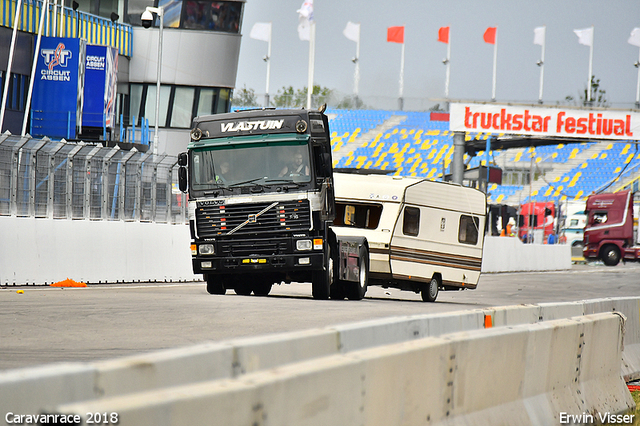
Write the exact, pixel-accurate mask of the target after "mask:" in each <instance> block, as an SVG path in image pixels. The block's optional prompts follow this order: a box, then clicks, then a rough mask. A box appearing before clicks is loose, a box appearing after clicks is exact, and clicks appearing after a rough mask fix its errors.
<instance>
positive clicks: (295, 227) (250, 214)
mask: <svg viewBox="0 0 640 426" xmlns="http://www.w3.org/2000/svg"><path fill="white" fill-rule="evenodd" d="M271 204H272V203H269V202H266V203H252V204H228V205H217V206H212V205H202V206H201V205H199V206H198V207H197V208H196V230H197V233H198V237H199V238H214V237H222V236H225V235H227V234H228V233H229V232H231V231H233V230H234V229H236V228H237V227H238V226H239V225H241V224H243V223H244V222H245V221H248V223H246V224H245V225H244V226H242V227H240V228H238V229H236V231H235V232H233V235H255V234H278V233H283V232H287V233H288V232H291V231H308V230H309V229H310V228H311V212H310V208H309V201H308V200H291V201H282V202H278V203H277V204H275V205H274V206H273V207H271V208H269V209H268V210H266V211H265V212H264V213H262V214H261V215H260V216H258V217H255V215H257V214H258V213H260V212H261V211H262V210H264V209H266V208H267V207H269V206H270V205H271Z"/></svg>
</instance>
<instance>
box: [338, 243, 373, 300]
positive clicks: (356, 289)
mask: <svg viewBox="0 0 640 426" xmlns="http://www.w3.org/2000/svg"><path fill="white" fill-rule="evenodd" d="M359 256H360V272H359V274H358V281H355V282H354V281H345V282H344V284H345V287H346V293H347V298H348V299H349V300H362V298H364V295H365V294H366V293H367V283H368V281H369V250H367V247H366V246H362V247H361V248H360V254H359Z"/></svg>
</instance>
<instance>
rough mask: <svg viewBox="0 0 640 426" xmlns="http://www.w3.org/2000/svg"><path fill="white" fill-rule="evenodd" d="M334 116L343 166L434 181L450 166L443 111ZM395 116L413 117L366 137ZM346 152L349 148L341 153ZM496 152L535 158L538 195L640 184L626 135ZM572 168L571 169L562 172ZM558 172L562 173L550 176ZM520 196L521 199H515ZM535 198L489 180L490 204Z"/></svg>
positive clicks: (514, 158)
mask: <svg viewBox="0 0 640 426" xmlns="http://www.w3.org/2000/svg"><path fill="white" fill-rule="evenodd" d="M327 115H328V116H329V119H330V123H329V124H330V128H331V142H332V148H333V151H334V166H335V167H343V168H368V169H379V170H389V172H390V173H393V174H396V175H402V176H418V177H425V178H427V179H433V180H441V179H442V177H443V170H444V171H446V173H449V170H450V168H449V167H450V163H451V160H452V159H453V132H450V131H449V130H448V129H449V122H448V121H442V118H443V117H442V115H443V114H437V116H434V119H432V113H430V112H406V111H372V110H337V109H334V110H328V111H327ZM393 116H402V117H405V119H404V120H403V121H402V122H401V123H400V124H398V125H396V126H394V127H392V128H390V129H387V130H385V131H383V132H381V133H373V134H369V135H368V136H366V137H365V136H364V135H366V134H367V132H369V131H370V130H372V129H375V128H376V126H378V125H380V124H382V123H384V122H385V120H388V119H389V118H391V117H393ZM490 136H492V135H491V134H488V133H468V134H467V135H466V139H467V140H470V139H477V140H486V139H487V138H488V137H490ZM496 136H497V135H496ZM338 151H340V152H341V153H342V152H344V153H345V154H344V155H337V154H338ZM592 153H593V154H592ZM585 156H587V158H586V159H585ZM489 157H490V162H491V164H492V165H497V166H498V167H503V166H504V165H507V167H509V168H515V169H521V170H527V169H528V168H530V165H531V163H532V160H533V163H534V166H535V175H536V176H538V177H539V179H540V180H541V183H542V184H543V186H542V187H541V188H539V189H537V190H535V191H533V192H532V193H531V199H532V201H560V200H585V199H586V197H587V196H588V195H589V194H591V193H592V192H594V191H597V190H599V189H602V188H607V189H606V190H610V191H615V190H619V189H622V188H623V187H625V186H627V185H631V186H632V187H633V188H637V187H638V182H639V181H640V153H639V152H638V150H637V148H636V147H635V146H634V145H632V144H629V143H628V142H626V141H612V142H598V143H596V142H591V143H573V144H566V145H565V144H559V145H549V146H541V147H536V148H518V149H510V150H504V151H492V152H490V156H489ZM582 160H584V161H582ZM464 161H465V164H468V167H477V166H478V165H480V164H482V165H485V164H486V155H485V153H484V152H482V151H480V152H478V154H477V155H476V156H475V157H473V158H469V156H468V155H466V154H465V158H464ZM574 163H575V166H572V164H574ZM567 167H569V169H568V170H567V171H565V172H563V173H561V171H562V170H563V169H565V168H567ZM538 171H544V172H545V173H544V174H542V173H539V172H538ZM558 173H560V175H559V176H556V177H555V178H552V179H549V178H548V177H549V176H553V175H554V174H558ZM616 178H618V179H617V180H615V179H616ZM538 186H539V185H538ZM527 187H528V185H527ZM523 193H524V195H518V194H523ZM516 195H517V196H518V198H519V199H516V200H515V202H514V200H513V197H516ZM510 198H511V200H510ZM528 199H529V192H528V188H524V187H523V185H508V184H506V183H505V184H503V185H496V184H490V186H489V196H488V201H489V202H490V203H509V204H517V203H519V202H520V201H521V202H526V201H528Z"/></svg>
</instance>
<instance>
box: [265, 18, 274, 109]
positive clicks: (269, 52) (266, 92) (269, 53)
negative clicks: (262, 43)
mask: <svg viewBox="0 0 640 426" xmlns="http://www.w3.org/2000/svg"><path fill="white" fill-rule="evenodd" d="M271 26H272V24H271V23H269V42H268V44H267V57H266V61H267V88H266V89H265V94H264V106H265V108H266V107H268V106H269V76H270V75H271Z"/></svg>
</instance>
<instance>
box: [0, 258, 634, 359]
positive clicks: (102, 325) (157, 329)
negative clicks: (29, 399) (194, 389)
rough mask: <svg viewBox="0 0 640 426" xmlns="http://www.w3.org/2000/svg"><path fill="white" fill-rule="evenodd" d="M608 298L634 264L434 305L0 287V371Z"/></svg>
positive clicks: (292, 290)
mask: <svg viewBox="0 0 640 426" xmlns="http://www.w3.org/2000/svg"><path fill="white" fill-rule="evenodd" d="M17 290H23V291H24V293H22V294H19V293H18V292H17ZM616 296H640V265H638V264H626V265H623V264H620V265H618V266H616V267H612V268H609V267H605V266H602V265H597V264H596V265H594V264H591V265H574V266H573V268H572V270H571V271H565V272H546V273H508V274H483V275H482V276H481V278H480V282H479V284H478V288H477V289H476V290H466V291H461V292H441V293H440V295H439V296H438V300H437V301H436V302H435V303H424V302H422V301H421V299H420V295H418V294H414V293H410V292H403V291H400V290H395V289H382V288H380V287H371V288H369V290H368V292H367V296H366V298H365V299H364V300H361V301H348V300H344V301H334V300H326V301H324V300H322V301H321V300H314V299H313V298H312V297H311V285H310V284H290V285H280V286H274V288H273V290H272V292H271V294H270V296H268V297H256V296H238V295H235V294H234V293H233V291H231V290H230V291H228V292H227V295H224V296H212V295H209V294H208V293H207V292H206V289H205V285H204V283H201V282H198V283H180V284H142V285H141V284H120V285H105V284H102V285H91V286H89V287H87V288H79V289H71V288H65V289H60V288H50V287H33V286H30V287H0V370H3V369H10V368H18V367H26V366H34V365H40V364H45V363H50V362H61V361H93V360H99V359H105V358H113V357H117V356H123V355H131V354H135V353H140V352H146V351H153V350H158V349H165V348H171V347H177V346H186V345H191V344H196V343H201V342H205V341H219V340H228V339H233V338H237V337H243V336H253V335H263V334H267V333H277V332H286V331H293V330H301V329H309V328H320V327H326V326H329V325H335V324H343V323H348V322H356V321H361V320H368V319H374V318H382V317H391V316H399V315H412V314H424V313H437V312H447V311H458V310H468V309H476V308H482V307H491V306H505V305H517V304H530V303H541V302H563V301H576V300H584V299H595V298H601V297H616Z"/></svg>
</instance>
